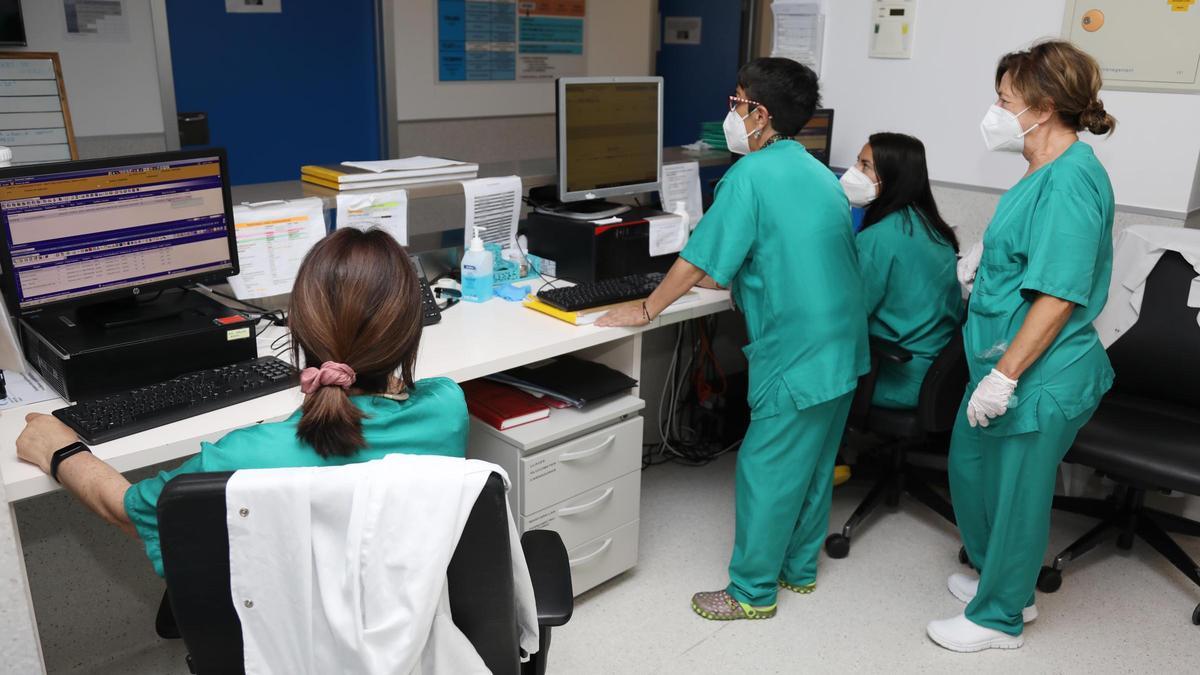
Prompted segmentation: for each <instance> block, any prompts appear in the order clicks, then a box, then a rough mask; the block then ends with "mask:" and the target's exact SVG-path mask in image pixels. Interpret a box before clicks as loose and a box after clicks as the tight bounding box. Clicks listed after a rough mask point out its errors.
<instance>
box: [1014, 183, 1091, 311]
mask: <svg viewBox="0 0 1200 675" xmlns="http://www.w3.org/2000/svg"><path fill="white" fill-rule="evenodd" d="M1033 224H1034V230H1033V232H1032V233H1031V236H1030V241H1029V264H1028V267H1027V269H1026V272H1025V279H1024V280H1023V281H1022V282H1021V292H1022V293H1024V294H1030V293H1043V294H1045V295H1052V296H1054V297H1056V298H1060V299H1062V300H1067V301H1069V302H1073V303H1075V304H1077V305H1079V306H1081V307H1086V306H1087V303H1088V298H1089V296H1090V295H1091V290H1092V283H1093V280H1094V275H1095V272H1096V261H1097V259H1098V255H1099V251H1100V245H1101V241H1102V240H1103V238H1104V236H1103V235H1104V219H1103V218H1102V217H1101V214H1100V209H1099V208H1098V205H1097V204H1096V203H1095V202H1093V201H1091V200H1088V199H1086V198H1084V195H1082V194H1080V192H1079V191H1074V190H1072V191H1068V190H1063V189H1057V188H1056V189H1052V190H1050V191H1049V192H1048V193H1046V194H1045V195H1044V196H1043V197H1042V198H1041V200H1039V202H1038V205H1037V206H1036V207H1035V211H1034V215H1033Z"/></svg>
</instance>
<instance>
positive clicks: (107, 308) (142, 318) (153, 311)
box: [75, 288, 189, 330]
mask: <svg viewBox="0 0 1200 675" xmlns="http://www.w3.org/2000/svg"><path fill="white" fill-rule="evenodd" d="M188 292H189V291H188V290H187V289H185V288H168V289H164V290H163V291H162V292H161V293H158V292H157V291H156V292H155V293H156V294H155V295H154V296H152V298H153V299H150V300H142V299H139V298H138V297H137V296H130V297H125V298H120V299H117V300H109V301H107V302H98V303H95V304H91V305H84V306H82V307H80V308H79V309H78V310H76V312H75V316H76V318H78V319H79V321H80V322H81V323H88V324H91V325H94V326H96V327H99V328H102V329H104V330H112V329H114V328H124V327H126V326H137V325H139V324H144V323H154V322H156V321H163V320H165V319H175V318H178V317H179V315H180V314H182V313H183V312H184V310H185V309H186V307H185V306H184V304H183V303H182V302H181V301H182V296H183V295H184V294H186V293H188Z"/></svg>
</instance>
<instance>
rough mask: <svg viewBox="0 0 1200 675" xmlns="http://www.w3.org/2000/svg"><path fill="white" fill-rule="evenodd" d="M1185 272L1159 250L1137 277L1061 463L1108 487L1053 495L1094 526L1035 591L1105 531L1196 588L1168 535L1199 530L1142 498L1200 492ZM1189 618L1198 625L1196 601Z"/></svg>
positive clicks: (1197, 340) (1193, 569)
mask: <svg viewBox="0 0 1200 675" xmlns="http://www.w3.org/2000/svg"><path fill="white" fill-rule="evenodd" d="M1195 277H1196V271H1195V270H1194V269H1193V268H1192V266H1191V265H1190V264H1189V263H1188V262H1187V261H1186V260H1184V259H1183V256H1181V255H1179V254H1178V253H1176V252H1173V251H1168V252H1166V253H1164V254H1163V256H1162V258H1161V259H1160V260H1159V261H1158V264H1157V265H1156V266H1155V267H1154V269H1153V270H1152V271H1151V273H1150V276H1149V278H1148V279H1147V280H1146V288H1145V293H1144V295H1143V298H1142V310H1141V314H1140V315H1139V317H1138V321H1137V323H1136V324H1134V326H1133V327H1132V328H1131V329H1130V330H1129V331H1128V332H1126V333H1125V335H1124V336H1122V337H1121V338H1120V339H1119V340H1117V341H1116V342H1114V343H1113V344H1112V345H1111V346H1110V347H1109V349H1108V357H1109V359H1110V360H1111V361H1112V366H1113V370H1115V371H1116V374H1117V378H1116V382H1115V383H1114V385H1113V388H1112V390H1111V391H1109V393H1108V395H1107V396H1105V397H1104V400H1102V401H1101V402H1100V407H1099V408H1097V409H1096V413H1095V414H1094V415H1093V416H1092V419H1091V420H1090V421H1089V422H1088V423H1087V424H1086V425H1085V426H1084V427H1083V428H1082V429H1081V430H1080V431H1079V435H1078V437H1077V438H1076V439H1075V444H1074V446H1072V448H1071V450H1070V451H1069V452H1068V453H1067V456H1066V461H1067V462H1070V463H1074V464H1080V465H1083V466H1088V467H1092V468H1093V469H1095V470H1096V471H1097V473H1099V474H1101V475H1103V476H1106V477H1108V478H1109V479H1111V480H1112V481H1114V482H1115V483H1116V486H1115V487H1114V488H1113V491H1112V494H1110V495H1109V496H1108V497H1107V498H1106V499H1087V498H1081V497H1056V498H1055V499H1054V508H1055V509H1059V510H1062V511H1068V512H1071V513H1079V514H1083V515H1087V516H1092V517H1094V518H1099V519H1100V523H1099V524H1097V525H1096V526H1095V527H1093V528H1092V529H1091V530H1089V531H1088V532H1087V533H1086V534H1084V535H1083V536H1082V537H1080V538H1079V539H1078V540H1076V541H1075V543H1073V544H1071V545H1070V546H1068V547H1067V548H1066V549H1064V550H1063V552H1062V553H1059V554H1058V555H1057V556H1055V558H1054V561H1053V563H1052V564H1051V565H1049V566H1046V567H1043V568H1042V570H1041V573H1040V574H1039V576H1038V589H1039V590H1041V591H1043V592H1045V593H1053V592H1055V591H1057V590H1058V589H1059V587H1060V586H1061V585H1062V571H1063V568H1064V567H1065V566H1066V564H1067V563H1068V562H1071V561H1072V560H1075V559H1076V558H1078V557H1079V556H1081V555H1083V554H1084V553H1086V552H1087V551H1090V550H1091V549H1093V548H1095V547H1096V545H1098V544H1099V543H1101V542H1102V541H1104V540H1105V539H1107V538H1108V537H1111V536H1116V540H1117V547H1118V548H1121V549H1125V550H1128V549H1130V548H1132V547H1133V542H1134V538H1135V537H1140V538H1141V539H1142V540H1144V541H1145V542H1146V543H1148V544H1150V546H1151V547H1153V548H1154V549H1155V550H1156V551H1158V552H1159V553H1160V554H1162V555H1163V556H1164V557H1165V558H1166V559H1167V560H1169V561H1170V562H1171V564H1172V565H1174V566H1175V567H1176V568H1178V569H1179V571H1181V572H1183V573H1184V574H1185V575H1187V577H1188V578H1189V579H1191V580H1192V582H1193V583H1195V584H1196V585H1197V586H1200V567H1198V566H1197V565H1196V562H1195V561H1194V560H1192V559H1191V557H1190V556H1188V554H1187V553H1186V552H1184V550H1183V549H1182V548H1180V547H1179V544H1177V543H1176V542H1175V541H1174V540H1173V539H1172V538H1171V536H1170V535H1169V534H1168V533H1169V532H1174V533H1177V534H1184V535H1188V536H1192V537H1200V522H1196V521H1193V520H1189V519H1187V518H1182V517H1180V516H1177V515H1174V514H1170V513H1164V512H1162V511H1159V510H1157V509H1153V508H1149V507H1147V506H1146V505H1145V499H1146V493H1147V492H1151V491H1169V490H1174V491H1178V492H1183V493H1186V494H1191V495H1200V325H1197V323H1196V320H1197V316H1196V315H1197V310H1196V309H1195V308H1193V307H1188V306H1187V299H1188V291H1189V289H1190V287H1191V284H1192V280H1193V279H1194V278H1195ZM1192 623H1194V624H1196V625H1198V626H1200V605H1197V606H1196V609H1195V610H1194V611H1193V612H1192Z"/></svg>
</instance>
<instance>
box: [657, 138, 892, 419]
mask: <svg viewBox="0 0 1200 675" xmlns="http://www.w3.org/2000/svg"><path fill="white" fill-rule="evenodd" d="M680 255H681V256H682V257H683V258H684V259H685V260H687V261H688V262H690V263H692V264H693V265H695V266H696V267H699V268H700V269H702V270H704V271H705V272H706V273H707V274H708V275H709V276H711V277H712V278H713V280H715V281H716V282H717V283H719V284H721V285H722V286H730V287H731V288H732V291H733V297H734V300H735V301H736V302H737V305H738V307H740V308H741V310H742V312H743V313H744V314H745V317H746V330H747V333H749V337H750V344H749V345H747V346H746V347H745V348H744V349H743V351H744V352H745V354H746V358H747V360H748V361H749V376H750V384H749V393H748V396H747V398H748V402H749V404H750V408H751V418H752V419H757V418H761V417H766V416H769V415H772V414H775V413H776V412H777V411H778V409H777V407H776V406H777V404H776V401H777V400H778V397H775V396H769V395H768V394H770V393H771V392H772V391H774V389H775V387H776V386H777V385H778V384H779V383H780V382H782V383H783V385H784V386H786V387H787V390H788V393H789V394H790V396H791V399H792V401H793V402H794V403H795V405H796V407H797V408H798V409H803V408H808V407H811V406H814V405H817V404H819V403H823V402H825V401H831V400H833V399H835V398H837V397H838V396H841V395H842V394H845V393H846V392H848V391H851V390H852V389H854V388H855V386H856V385H857V382H858V377H859V376H860V375H862V374H863V373H865V372H867V370H869V369H870V357H869V354H868V351H867V321H866V311H865V310H864V309H863V297H862V283H861V282H860V281H859V277H858V256H857V253H856V252H855V248H854V233H853V231H852V229H851V224H850V207H849V204H848V203H847V201H846V195H845V193H844V192H843V191H842V187H841V185H840V184H839V183H838V180H837V178H836V177H835V176H834V175H833V173H832V172H831V171H830V170H829V169H828V168H827V167H826V166H825V165H823V164H821V163H820V162H819V161H817V160H816V159H815V158H814V157H813V156H812V155H810V154H808V151H806V150H805V149H804V146H803V145H801V144H799V143H797V142H795V141H791V140H788V141H779V142H776V143H773V144H771V145H769V146H767V147H765V148H763V149H762V150H759V151H757V152H753V153H750V154H749V155H746V156H745V157H742V158H741V159H739V160H738V161H737V162H736V163H734V165H733V166H732V167H731V168H730V169H729V171H727V172H726V173H725V177H724V178H722V179H721V182H720V184H718V186H717V191H716V198H715V200H714V201H713V205H712V207H711V208H710V209H709V211H708V213H706V214H705V215H704V217H703V218H702V219H701V220H700V222H699V223H698V224H697V225H696V230H695V231H694V232H693V233H692V237H691V239H690V241H688V244H687V246H686V247H685V248H684V249H683V251H682V252H681V253H680Z"/></svg>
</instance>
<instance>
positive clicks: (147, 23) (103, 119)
mask: <svg viewBox="0 0 1200 675" xmlns="http://www.w3.org/2000/svg"><path fill="white" fill-rule="evenodd" d="M21 9H22V11H23V12H24V15H25V32H26V35H27V38H28V41H29V46H28V47H24V48H22V47H10V48H2V49H12V50H16V51H34V52H58V55H59V61H60V62H61V63H62V70H63V81H64V83H65V85H66V88H67V104H68V105H69V106H70V108H71V122H72V124H73V125H74V127H75V135H76V136H107V135H116V134H161V133H163V119H162V100H161V98H160V97H159V88H158V64H157V61H156V60H155V51H154V30H153V25H152V23H151V20H150V0H125V12H126V13H127V15H128V19H129V35H128V36H127V37H125V38H119V39H111V40H99V41H98V40H91V39H86V38H85V39H79V38H68V37H67V26H66V19H65V18H64V15H63V3H62V1H61V0H25V2H22V3H21ZM216 46H217V45H214V47H216Z"/></svg>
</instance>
